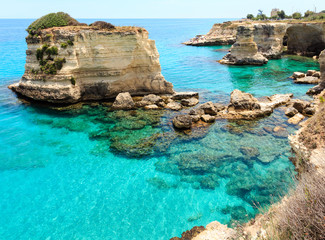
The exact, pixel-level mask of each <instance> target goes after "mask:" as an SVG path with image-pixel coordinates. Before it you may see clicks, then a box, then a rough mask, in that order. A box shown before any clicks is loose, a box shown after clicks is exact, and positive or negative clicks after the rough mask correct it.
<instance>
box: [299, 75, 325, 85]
mask: <svg viewBox="0 0 325 240" xmlns="http://www.w3.org/2000/svg"><path fill="white" fill-rule="evenodd" d="M294 83H297V84H319V83H320V79H319V78H318V77H313V76H307V77H303V78H297V79H296V80H294Z"/></svg>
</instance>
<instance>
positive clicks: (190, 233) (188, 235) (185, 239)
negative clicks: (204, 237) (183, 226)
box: [170, 226, 205, 240]
mask: <svg viewBox="0 0 325 240" xmlns="http://www.w3.org/2000/svg"><path fill="white" fill-rule="evenodd" d="M204 230H205V227H203V226H199V227H198V226H195V227H193V228H192V229H191V230H187V231H186V232H183V233H182V237H181V238H179V237H173V238H171V239H170V240H191V239H193V238H195V237H196V236H197V235H199V234H200V233H201V232H203V231H204Z"/></svg>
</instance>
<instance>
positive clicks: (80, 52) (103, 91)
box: [10, 26, 174, 103]
mask: <svg viewBox="0 0 325 240" xmlns="http://www.w3.org/2000/svg"><path fill="white" fill-rule="evenodd" d="M49 35H51V36H52V37H51V38H49V37H48V36H49ZM68 40H69V41H71V42H72V43H73V45H68V47H67V48H66V49H65V48H64V47H61V44H62V43H66V42H67V41H68ZM26 41H27V47H28V50H27V52H28V55H27V57H26V64H25V73H24V75H23V77H22V79H21V81H20V82H19V83H18V84H14V85H12V86H10V88H11V89H12V90H14V91H16V92H18V93H20V94H22V95H24V96H26V97H29V98H32V99H34V100H39V101H47V102H53V103H74V102H78V101H87V100H102V99H109V98H115V97H116V96H117V95H118V94H119V93H121V92H129V93H130V94H131V95H145V94H149V93H154V94H173V93H174V91H173V85H172V84H171V83H169V82H167V81H166V80H165V79H164V77H163V76H162V74H161V67H160V63H159V54H158V51H157V49H156V46H155V41H153V40H150V39H148V32H147V31H146V30H145V29H143V28H138V27H115V29H114V30H111V29H107V27H104V28H101V29H99V28H97V27H92V26H67V27H54V28H47V29H42V30H41V31H40V33H39V34H38V35H29V36H28V37H27V38H26ZM45 44H47V45H48V46H49V47H53V46H56V47H57V48H58V51H57V52H58V53H57V54H58V55H56V58H57V59H64V60H65V61H62V68H60V69H58V68H56V69H55V70H56V71H54V70H53V71H51V74H45V73H47V72H44V73H43V72H42V69H41V65H40V61H39V60H38V59H37V58H36V55H37V53H36V52H37V49H42V46H43V45H45ZM99 55H100V56H99ZM52 57H54V56H52ZM44 61H46V59H45V58H44ZM48 63H50V62H48Z"/></svg>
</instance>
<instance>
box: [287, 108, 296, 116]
mask: <svg viewBox="0 0 325 240" xmlns="http://www.w3.org/2000/svg"><path fill="white" fill-rule="evenodd" d="M297 113H298V110H297V109H295V108H294V107H288V108H287V109H286V111H285V115H286V116H288V117H293V116H294V115H296V114H297Z"/></svg>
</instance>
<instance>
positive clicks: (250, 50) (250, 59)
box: [220, 25, 268, 65]
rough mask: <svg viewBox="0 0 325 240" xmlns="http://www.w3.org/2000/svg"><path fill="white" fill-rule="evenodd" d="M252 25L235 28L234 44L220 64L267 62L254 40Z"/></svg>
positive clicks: (260, 63) (256, 63)
mask: <svg viewBox="0 0 325 240" xmlns="http://www.w3.org/2000/svg"><path fill="white" fill-rule="evenodd" d="M253 33H254V26H250V25H244V26H239V27H238V28H237V38H236V42H235V44H234V45H233V46H232V47H231V49H230V53H228V54H227V55H226V56H225V57H224V58H223V59H222V60H221V61H220V63H222V64H236V65H246V64H250V65H263V64H265V63H267V61H268V60H267V58H265V57H264V56H263V55H262V54H261V53H259V52H258V47H257V44H256V42H255V41H254V34H253Z"/></svg>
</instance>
